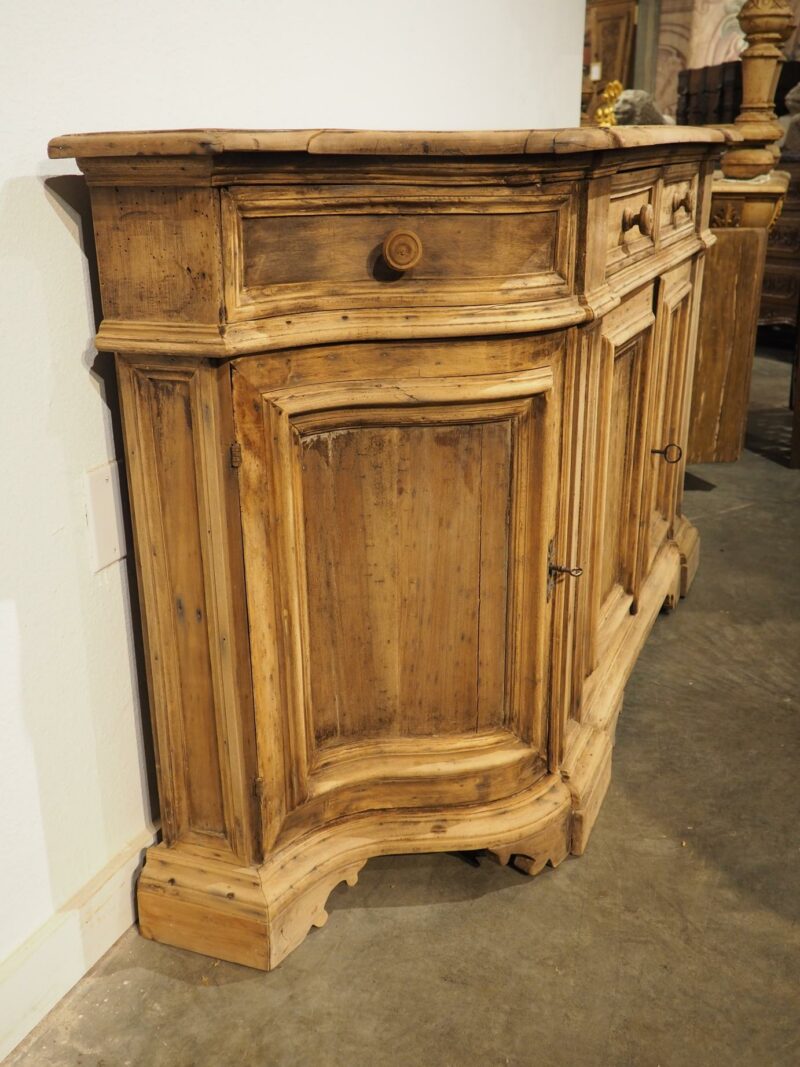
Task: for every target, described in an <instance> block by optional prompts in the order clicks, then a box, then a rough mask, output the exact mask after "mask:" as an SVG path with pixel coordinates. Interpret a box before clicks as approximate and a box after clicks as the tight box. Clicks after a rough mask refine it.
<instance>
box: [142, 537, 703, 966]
mask: <svg viewBox="0 0 800 1067" xmlns="http://www.w3.org/2000/svg"><path fill="white" fill-rule="evenodd" d="M699 545H700V541H699V535H698V534H697V531H696V529H695V528H694V527H693V526H692V524H691V523H690V522H688V520H686V519H681V520H680V521H679V525H678V528H677V529H676V533H675V540H674V541H671V542H669V543H667V544H665V545H664V546H663V548H662V550H661V552H660V553H659V556H658V558H657V560H656V562H655V564H654V566H653V568H652V570H651V573H650V576H649V578H648V580H647V582H646V583H645V585H644V587H643V589H642V593H641V596H640V598H639V609H638V611H637V613H636V615H632V616H631V617H630V622H629V625H628V627H627V628H626V630H625V631H624V633H623V634H622V635H621V637H620V641H619V643H618V644H617V645H616V646H615V647H614V648H613V649H611V650H610V652H609V655H608V657H607V662H604V663H603V664H602V665H601V667H598V669H597V670H596V671H595V672H594V674H593V675H592V676H591V678H590V679H588V680H587V691H589V692H590V693H591V694H593V696H592V697H591V702H590V705H589V706H588V707H584V708H583V709H582V711H581V717H580V720H576V719H570V720H569V722H568V723H567V726H566V731H565V755H564V759H563V761H562V763H561V766H560V768H559V770H558V771H557V772H556V773H554V774H548V775H546V776H545V777H543V778H540V779H539V780H538V781H536V782H535V783H533V784H531V785H529V786H528V787H526V788H524V789H522V790H520V792H518V793H516V794H514V795H513V796H511V797H506V798H503V799H501V800H494V801H492V802H490V803H479V804H465V805H458V806H452V807H449V808H440V809H437V810H436V811H431V810H421V811H414V810H391V811H377V812H369V813H365V814H360V815H354V816H351V817H348V818H343V819H338V820H336V821H335V822H333V823H331V824H329V825H327V826H321V827H319V828H317V829H314V830H313V831H311V832H309V833H306V834H305V835H303V836H302V837H299V838H296V839H295V840H293V841H291V842H290V843H289V844H286V845H283V846H281V844H280V842H279V843H278V846H277V848H276V850H275V851H273V852H272V853H271V854H270V855H269V857H268V858H267V860H266V862H264V863H263V864H262V865H261V866H260V867H241V866H237V865H236V863H235V860H234V859H233V857H231V856H229V855H226V854H224V853H222V852H214V853H212V852H209V851H208V850H205V849H201V848H198V847H194V846H190V845H182V844H179V845H175V846H172V847H167V846H166V845H164V844H161V845H156V846H154V847H153V848H151V849H149V850H148V852H147V861H146V864H145V867H144V870H143V871H142V874H141V877H140V879H139V886H138V905H139V924H140V929H141V932H142V934H143V935H144V936H145V937H149V938H152V939H153V940H156V941H161V942H163V943H165V944H169V945H175V946H177V947H179V948H186V949H191V950H192V951H194V952H201V953H204V954H205V955H208V956H215V957H218V958H220V959H225V960H229V961H231V962H233V963H241V964H245V965H246V966H249V967H257V968H260V969H261V970H271V969H272V968H273V967H276V966H277V965H278V964H279V963H280V962H281V960H283V959H284V958H285V957H286V956H287V955H288V954H289V953H290V952H291V951H292V950H293V949H295V948H297V946H298V945H299V944H300V943H301V942H302V941H303V940H304V938H305V937H306V935H307V934H308V932H309V930H310V929H311V928H312V927H314V926H317V927H319V926H323V925H324V924H325V922H326V921H327V918H328V913H327V911H326V910H325V904H326V901H327V899H328V896H329V894H330V893H331V891H332V890H333V889H334V888H335V886H337V885H338V884H339V883H340V882H343V881H344V882H347V884H348V885H351V886H354V885H355V884H356V882H357V880H358V874H359V871H360V870H361V868H362V867H363V866H364V864H365V863H366V861H367V860H368V859H369V858H370V857H373V856H381V855H393V854H394V855H396V854H402V853H419V852H456V851H468V850H479V849H487V850H488V851H489V852H490V853H493V854H494V856H495V857H496V859H497V860H498V861H499V862H500V863H501V864H509V865H511V866H513V867H515V868H516V869H517V870H519V871H522V872H524V873H525V874H529V875H535V874H538V873H539V872H540V871H542V870H543V868H544V867H545V866H546V865H548V864H549V865H550V866H552V867H556V866H558V864H560V863H561V861H562V860H563V859H564V858H565V857H566V856H567V855H568V854H569V853H573V854H574V855H580V854H582V853H583V852H584V851H585V849H586V846H587V843H588V840H589V836H590V834H591V831H592V828H593V826H594V823H595V821H596V819H597V816H598V813H599V811H600V808H601V805H602V802H603V799H604V798H605V794H606V791H607V789H608V786H609V782H610V780H611V754H612V748H613V744H614V735H615V730H616V724H617V719H618V716H619V713H620V709H621V707H622V696H623V691H624V686H625V684H626V682H627V679H628V676H629V674H630V672H631V670H632V669H633V665H634V663H635V662H636V658H637V656H638V654H639V651H640V650H641V647H642V645H643V644H644V641H645V639H646V637H647V635H648V633H649V632H650V629H651V628H652V626H653V623H654V622H655V619H656V618H657V616H658V613H659V611H660V610H661V609H662V608H663V607H664V606H667V607H672V606H674V604H675V603H676V602H677V599H678V596H679V594H680V595H684V594H685V592H686V591H687V590H688V588H689V586H690V585H691V581H692V579H693V577H694V574H695V571H696V569H697V561H698V557H699Z"/></svg>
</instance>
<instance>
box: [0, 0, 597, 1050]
mask: <svg viewBox="0 0 800 1067" xmlns="http://www.w3.org/2000/svg"><path fill="white" fill-rule="evenodd" d="M583 6H584V5H583V0H535V2H534V0H391V2H389V0H338V2H337V0H306V2H304V3H303V2H299V0H297V2H294V3H292V2H289V0H283V2H281V0H224V2H219V0H213V2H212V0H136V2H134V3H131V2H129V0H125V2H122V0H72V2H71V3H64V0H57V2H56V0H38V2H37V3H27V4H26V3H19V2H18V3H5V4H2V5H0V40H2V42H3V46H2V47H3V57H2V64H0V135H1V136H2V141H0V144H1V145H2V149H1V150H0V294H2V295H1V296H0V300H2V307H0V311H1V312H2V349H1V350H0V351H1V353H2V369H3V374H2V387H1V388H0V539H1V540H0V856H1V857H2V863H0V961H2V960H4V959H5V960H6V963H5V965H2V966H0V986H1V985H2V980H3V977H4V976H5V977H6V978H8V976H9V975H10V974H11V975H12V976H13V974H14V973H18V972H19V968H18V967H17V962H18V961H19V960H20V959H21V958H22V956H24V957H25V959H26V961H27V964H26V966H28V967H29V969H30V967H32V966H33V964H32V963H31V959H32V958H33V957H31V955H30V949H31V945H32V944H33V941H31V938H34V940H36V938H38V939H39V940H38V941H36V944H39V942H40V941H42V940H43V939H44V940H46V932H47V930H49V929H50V928H51V927H52V924H53V920H54V917H58V916H59V915H62V914H66V913H67V912H70V913H72V912H74V911H75V906H76V905H75V897H76V894H77V895H78V899H79V900H84V899H85V893H86V892H87V891H88V890H87V889H86V887H87V886H89V885H94V884H96V880H97V878H98V877H100V872H103V871H106V872H108V871H109V870H112V871H117V872H118V871H119V870H122V869H123V868H124V867H125V864H130V860H131V856H135V855H137V854H138V850H139V849H140V848H141V846H142V844H143V843H144V842H146V840H147V839H148V836H149V831H150V829H151V825H152V824H151V812H150V809H149V804H148V800H147V795H148V793H147V770H146V766H145V764H146V760H145V758H144V756H143V751H144V750H143V736H142V734H143V729H142V725H141V716H140V711H139V707H138V694H137V684H136V670H135V664H134V653H133V642H132V636H131V632H130V625H131V624H130V613H129V591H128V584H127V574H126V568H125V564H124V563H117V564H113V565H112V566H110V567H108V568H106V569H105V570H102V571H100V572H99V573H97V574H95V573H93V570H92V559H91V549H90V542H89V535H88V530H87V520H86V494H85V485H84V474H85V472H86V471H87V470H88V469H91V468H94V467H97V466H99V465H101V464H103V463H106V462H108V460H110V459H111V458H113V455H114V439H113V433H112V423H111V417H110V414H109V409H108V406H107V403H106V387H105V384H104V382H103V379H102V377H101V376H98V374H97V373H95V372H94V371H93V370H92V366H93V364H94V361H95V358H96V353H95V351H94V348H93V345H92V337H93V331H94V320H93V310H92V300H91V291H90V286H89V273H88V268H87V261H86V256H85V254H84V252H83V249H82V235H81V227H80V221H79V214H78V212H77V211H76V210H74V209H73V208H71V207H69V206H68V203H76V202H78V201H79V200H80V199H81V196H82V192H81V190H82V185H81V180H80V179H78V178H77V177H75V178H73V179H70V180H67V181H64V180H61V181H56V182H52V181H51V184H50V185H47V184H45V182H46V179H48V178H51V177H52V176H54V175H64V174H73V175H74V174H76V170H75V168H74V166H73V164H72V163H71V162H68V161H54V162H52V163H51V162H48V161H47V159H46V144H47V141H48V139H49V138H50V137H52V136H54V135H56V134H63V133H68V132H77V131H85V130H113V129H137V128H140V129H150V128H168V127H187V126H240V127H260V128H264V127H281V126H290V127H303V126H309V127H320V126H345V127H378V128H381V127H382V128H400V129H402V128H404V127H405V128H415V129H425V128H427V129H459V128H462V129H477V128H528V127H536V126H540V127H549V126H564V125H567V126H568V125H574V124H576V123H577V121H578V112H579V95H580V73H581V53H582V41H583ZM65 201H66V202H65ZM101 366H102V364H101ZM109 884H110V883H109ZM125 891H126V890H125V889H124V887H123V892H125ZM81 894H84V896H83V897H82V896H81ZM70 909H72V911H70ZM123 912H124V908H123ZM120 921H121V920H120ZM112 926H113V924H112ZM123 928H124V926H123ZM109 929H110V930H111V929H112V928H111V927H109ZM119 932H121V930H117V933H116V934H114V936H116V935H117V934H118V933H119ZM34 935H35V936H34ZM107 936H108V937H111V933H108V934H107ZM112 939H113V938H112ZM67 940H69V939H67ZM104 947H106V946H104V945H99V946H98V945H96V944H95V945H93V947H92V950H91V951H89V950H86V953H85V955H86V959H84V960H81V961H73V964H74V965H73V966H71V969H70V968H67V970H68V971H69V973H70V974H72V975H73V978H72V980H74V976H76V973H80V970H81V969H83V967H84V966H85V965H86V964H87V963H91V962H92V958H91V957H92V956H96V954H97V952H98V951H102V950H103V948H104ZM15 950H17V952H16V954H14V952H15ZM53 951H56V950H55V949H53ZM58 951H59V952H61V951H62V949H61V948H59V949H58ZM63 951H78V950H75V949H74V948H70V949H64V950H63ZM36 958H38V957H36ZM15 961H16V962H15ZM3 967H5V969H3ZM64 980H65V981H66V979H64ZM34 985H35V981H34ZM26 988H27V986H26ZM63 991H64V990H61V992H63ZM25 995H26V996H27V994H25ZM55 995H56V992H53V993H52V996H55ZM20 997H22V999H23V1000H24V996H23V994H20ZM40 999H41V998H40ZM46 999H47V998H44V1001H42V1002H41V1003H39V1004H38V1005H37V1006H36V1007H35V1008H31V1006H30V1005H28V1006H27V1008H25V1005H24V1004H23V1005H21V1006H16V1007H15V1008H14V1012H15V1013H16V1014H15V1018H14V1019H11V1020H9V1018H8V1017H7V1018H5V1019H1V1018H0V1056H2V1053H3V1040H4V1038H3V1035H4V1034H5V1041H6V1044H7V1043H8V1042H9V1041H11V1040H14V1039H18V1038H19V1037H20V1036H22V1033H21V1032H20V1029H21V1028H22V1032H24V1027H25V1025H28V1024H29V1023H30V1022H31V1021H33V1019H34V1016H33V1015H31V1014H30V1013H31V1011H33V1012H34V1015H35V1014H36V1013H37V1012H38V1013H40V1012H41V1011H42V1010H46V1008H47V1006H48V1005H47V1003H46ZM3 1002H4V1003H5V1005H6V1010H9V1007H8V1006H9V1003H10V1002H9V999H8V998H5V1000H4V997H3V990H2V988H0V1003H3ZM25 1011H28V1014H27V1015H26V1014H25ZM20 1013H21V1014H20ZM26 1020H27V1022H26ZM4 1026H5V1030H4V1029H3V1027H4Z"/></svg>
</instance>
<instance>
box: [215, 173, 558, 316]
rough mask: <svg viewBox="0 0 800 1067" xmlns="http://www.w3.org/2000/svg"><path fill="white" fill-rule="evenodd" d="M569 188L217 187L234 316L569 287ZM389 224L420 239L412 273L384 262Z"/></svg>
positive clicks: (490, 298) (532, 296)
mask: <svg viewBox="0 0 800 1067" xmlns="http://www.w3.org/2000/svg"><path fill="white" fill-rule="evenodd" d="M572 196H573V190H572V187H571V186H568V185H562V186H559V187H558V188H557V189H555V190H554V191H550V192H547V193H530V192H517V191H515V190H512V191H510V192H509V191H508V190H497V191H492V192H490V193H483V194H480V193H471V194H470V195H469V196H465V195H464V194H463V193H458V192H457V191H454V190H450V191H442V190H437V191H436V193H435V194H432V193H430V192H428V193H416V194H414V193H412V192H407V193H406V194H405V195H401V194H399V193H396V192H392V193H391V194H388V193H386V192H380V193H376V191H375V188H374V187H369V188H367V187H364V188H362V187H357V188H353V187H349V188H348V190H347V192H346V193H341V194H337V196H336V197H332V196H331V194H330V191H329V190H325V191H323V192H321V193H320V194H319V195H313V192H312V193H310V194H309V195H304V196H303V197H302V198H299V197H297V196H296V195H295V194H287V193H285V192H281V191H277V192H276V191H264V190H263V189H253V188H252V187H243V188H233V189H231V190H229V191H228V192H227V193H225V194H224V201H223V204H224V207H223V219H224V226H225V229H226V242H225V243H226V249H227V263H226V289H227V294H226V295H227V304H228V317H229V319H230V320H231V321H236V320H237V319H239V320H241V319H244V318H259V317H266V316H270V315H276V316H277V315H285V314H297V313H302V312H304V311H308V310H311V309H313V310H331V309H337V308H342V309H348V308H380V307H384V306H394V307H397V306H400V307H402V306H409V307H420V306H423V307H424V306H427V305H443V304H455V305H462V304H482V303H496V302H501V303H515V302H522V301H528V300H541V299H547V298H553V297H560V296H568V295H569V293H570V292H571V290H572V263H573V261H574V250H573V245H574V238H573V232H572V231H573V224H572V222H571V219H570V212H569V206H570V204H571V200H572ZM396 230H402V231H403V232H405V233H410V234H411V235H413V237H414V238H416V240H417V242H418V244H419V246H420V248H419V260H418V262H417V263H416V264H415V265H414V266H412V267H411V268H410V269H408V270H398V269H395V268H393V267H392V266H391V265H390V262H389V261H387V258H386V253H385V251H384V241H385V240H386V238H387V237H388V236H389V235H390V234H391V233H392V232H393V231H396Z"/></svg>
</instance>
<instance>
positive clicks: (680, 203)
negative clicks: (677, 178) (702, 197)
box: [672, 189, 694, 215]
mask: <svg viewBox="0 0 800 1067" xmlns="http://www.w3.org/2000/svg"><path fill="white" fill-rule="evenodd" d="M681 208H683V210H684V211H685V212H686V214H687V215H691V213H692V211H693V210H694V196H693V195H692V190H691V189H687V190H686V192H685V193H676V194H675V195H674V196H673V198H672V214H673V215H677V214H678V212H679V211H680V209H681Z"/></svg>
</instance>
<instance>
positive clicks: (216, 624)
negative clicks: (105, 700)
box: [117, 357, 257, 862]
mask: <svg viewBox="0 0 800 1067" xmlns="http://www.w3.org/2000/svg"><path fill="white" fill-rule="evenodd" d="M117 370H118V377H119V383H120V394H121V399H122V408H123V420H124V429H125V446H126V458H127V466H128V477H129V483H130V491H131V504H132V511H133V523H134V534H135V542H136V562H137V569H138V574H139V584H140V588H141V592H142V603H143V609H144V629H145V640H146V646H147V665H148V683H149V689H150V703H151V710H152V715H153V722H154V728H155V739H156V752H157V760H158V774H159V795H160V801H161V816H162V825H163V830H164V838H165V841H166V843H167V844H175V843H177V842H182V843H186V844H191V845H195V846H201V847H205V848H210V849H213V850H214V851H215V852H219V853H223V854H224V853H229V854H232V855H233V856H234V857H235V858H236V859H237V860H239V861H242V862H250V861H252V860H253V859H254V858H256V857H257V842H256V840H255V835H254V834H253V832H252V831H253V827H252V817H253V814H254V812H253V810H252V809H253V807H254V805H253V802H252V799H251V797H252V781H253V771H254V751H255V744H254V732H253V727H252V696H251V686H250V676H249V665H248V660H249V655H248V649H247V632H246V622H245V618H244V611H243V601H244V589H243V585H244V575H243V567H242V556H241V541H240V539H239V538H238V536H237V531H238V530H239V517H238V502H237V490H236V482H235V475H234V472H233V471H232V470H231V469H230V458H229V452H228V450H229V447H230V441H231V439H232V437H231V434H232V427H231V407H230V384H229V382H230V379H229V374H228V373H227V372H226V371H224V370H223V371H221V370H219V369H216V368H213V367H211V366H209V365H208V364H206V363H204V362H200V361H197V360H193V361H181V360H162V359H158V358H153V359H146V360H144V359H141V360H136V359H128V358H124V357H119V358H118V360H117ZM226 461H227V462H226Z"/></svg>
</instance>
